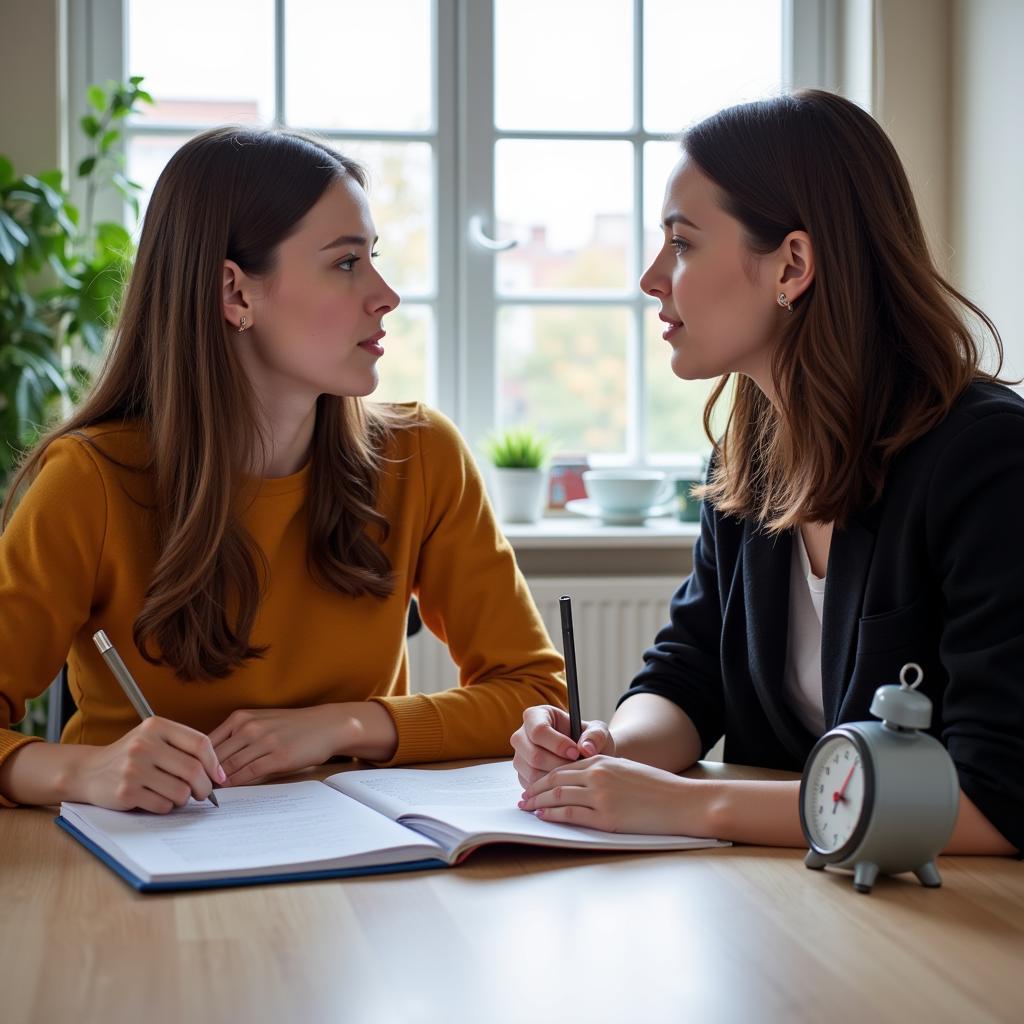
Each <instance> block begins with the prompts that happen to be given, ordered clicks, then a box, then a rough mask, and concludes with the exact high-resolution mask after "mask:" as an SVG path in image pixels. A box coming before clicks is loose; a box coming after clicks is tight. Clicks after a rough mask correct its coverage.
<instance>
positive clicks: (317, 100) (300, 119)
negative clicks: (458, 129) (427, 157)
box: [284, 0, 434, 131]
mask: <svg viewBox="0 0 1024 1024" xmlns="http://www.w3.org/2000/svg"><path fill="white" fill-rule="evenodd" d="M432 6H433V5H432V4H431V2H430V0H374V2H373V3H365V2H364V0H287V3H286V4H285V38H284V44H285V89H284V94H285V108H286V111H287V115H286V120H287V121H288V123H289V124H295V125H302V126H304V127H310V128H347V129H366V130H373V129H382V130H386V131H426V130H428V129H429V128H430V127H431V125H432V124H433V121H434V110H433V95H434V90H433V83H432V77H431V76H432V65H433V39H434V32H433V25H432V21H431V14H432V10H431V8H432Z"/></svg>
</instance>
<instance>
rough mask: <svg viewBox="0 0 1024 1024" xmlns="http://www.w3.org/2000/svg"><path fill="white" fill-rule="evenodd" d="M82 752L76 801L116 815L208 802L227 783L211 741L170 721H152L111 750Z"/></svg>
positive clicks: (164, 811)
mask: <svg viewBox="0 0 1024 1024" xmlns="http://www.w3.org/2000/svg"><path fill="white" fill-rule="evenodd" d="M83 749H85V750H88V755H87V756H84V757H83V758H82V760H81V761H80V762H79V770H78V771H77V772H76V773H75V776H76V777H75V780H74V782H73V784H72V785H73V792H74V793H75V795H74V796H73V799H81V800H82V801H83V802H85V803H90V804H96V805H97V806H99V807H110V808H112V809H113V810H115V811H130V810H134V809H135V808H140V809H142V810H144V811H153V812H155V813H156V814H166V813H167V812H168V811H169V810H171V809H172V808H174V807H181V806H183V805H184V804H186V803H188V799H189V797H190V796H191V797H195V798H196V800H205V799H206V798H207V797H208V796H209V795H210V791H211V790H212V789H213V786H214V783H222V782H224V780H225V773H224V772H223V771H222V770H221V767H220V764H219V762H218V760H217V755H216V754H215V753H214V750H213V745H212V743H211V742H210V740H209V738H208V737H207V736H204V735H203V734H202V733H201V732H198V731H197V730H196V729H191V728H189V727H188V726H187V725H182V724H181V723H179V722H171V721H169V720H168V719H166V718H158V717H154V718H147V719H145V720H144V721H143V722H141V723H140V724H139V725H137V726H136V727H135V728H134V729H132V731H131V732H129V733H126V734H125V735H124V736H122V737H121V739H119V740H117V741H116V742H114V743H111V744H110V745H109V746H106V747H88V748H83Z"/></svg>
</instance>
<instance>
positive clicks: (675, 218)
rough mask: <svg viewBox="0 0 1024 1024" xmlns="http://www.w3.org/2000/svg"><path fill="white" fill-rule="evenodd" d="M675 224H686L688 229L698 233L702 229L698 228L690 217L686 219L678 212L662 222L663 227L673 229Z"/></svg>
mask: <svg viewBox="0 0 1024 1024" xmlns="http://www.w3.org/2000/svg"><path fill="white" fill-rule="evenodd" d="M673 224H685V225H687V227H691V228H694V229H695V230H697V231H700V228H698V227H697V225H696V224H694V223H693V221H692V220H690V218H689V217H684V216H683V214H681V213H680V212H679V211H678V210H677V211H675V212H674V213H670V214H669V215H668V216H667V217H666V218H665V219H664V220H663V221H662V227H666V228H671V227H672V225H673Z"/></svg>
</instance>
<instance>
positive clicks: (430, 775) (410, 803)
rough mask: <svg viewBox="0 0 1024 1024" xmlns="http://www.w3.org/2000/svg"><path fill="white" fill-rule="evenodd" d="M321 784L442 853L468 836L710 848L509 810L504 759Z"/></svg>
mask: <svg viewBox="0 0 1024 1024" xmlns="http://www.w3.org/2000/svg"><path fill="white" fill-rule="evenodd" d="M326 781H327V783H328V784H329V785H331V786H335V787H337V788H338V789H339V790H340V791H342V792H345V793H348V794H350V795H352V796H353V797H354V798H355V799H357V800H360V801H362V802H363V803H365V804H367V805H369V806H370V807H374V808H375V809H377V810H379V811H380V812H381V813H382V814H387V815H388V816H389V817H393V818H395V819H396V820H399V821H402V822H404V823H405V824H407V825H408V826H409V827H410V828H414V829H416V830H417V831H418V832H422V833H423V834H424V835H427V836H429V837H430V838H432V839H434V840H435V841H437V842H439V843H441V844H442V845H445V846H447V847H449V848H450V849H451V848H454V847H455V846H458V845H460V842H461V841H462V840H464V839H466V838H470V837H472V838H473V839H476V840H479V841H484V840H487V839H497V838H508V839H514V840H515V841H517V842H523V841H531V840H532V841H535V842H537V843H539V844H540V845H551V846H556V845H572V846H592V847H602V848H604V849H617V850H624V849H659V848H660V849H683V848H686V847H690V846H693V847H696V846H712V845H717V844H716V842H715V840H710V839H694V838H692V837H689V836H666V835H639V834H633V833H621V832H616V833H610V832H599V831H597V830H596V829H590V828H579V827H576V826H573V825H563V824H560V823H557V822H551V821H543V820H542V819H540V818H538V817H537V816H536V815H534V814H532V813H530V812H529V811H522V810H520V809H519V807H518V806H517V804H518V802H519V799H520V797H521V796H522V792H523V788H522V786H521V785H520V783H519V778H518V776H517V775H516V772H515V769H514V768H513V767H512V762H511V761H497V762H494V763H493V764H482V765H472V766H470V767H468V768H452V769H448V770H435V771H422V770H416V769H408V768H383V769H375V770H371V771H356V772H341V773H339V774H338V775H332V776H331V777H330V778H329V779H327V780H326ZM435 823H436V824H435ZM437 825H439V826H440V827H437Z"/></svg>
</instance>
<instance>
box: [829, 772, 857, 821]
mask: <svg viewBox="0 0 1024 1024" xmlns="http://www.w3.org/2000/svg"><path fill="white" fill-rule="evenodd" d="M856 767H857V762H856V761H854V763H853V764H851V765H850V770H849V771H848V772H847V773H846V778H845V779H844V780H843V784H842V785H841V786H840V787H839V788H838V789H837V790H836V791H835V792H834V793H833V794H832V810H833V811H834V810H835V809H836V804H837V803H839V801H840V800H842V799H843V794H844V793H845V792H846V787H847V786H848V785H849V784H850V779H851V778H853V769H854V768H856Z"/></svg>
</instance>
